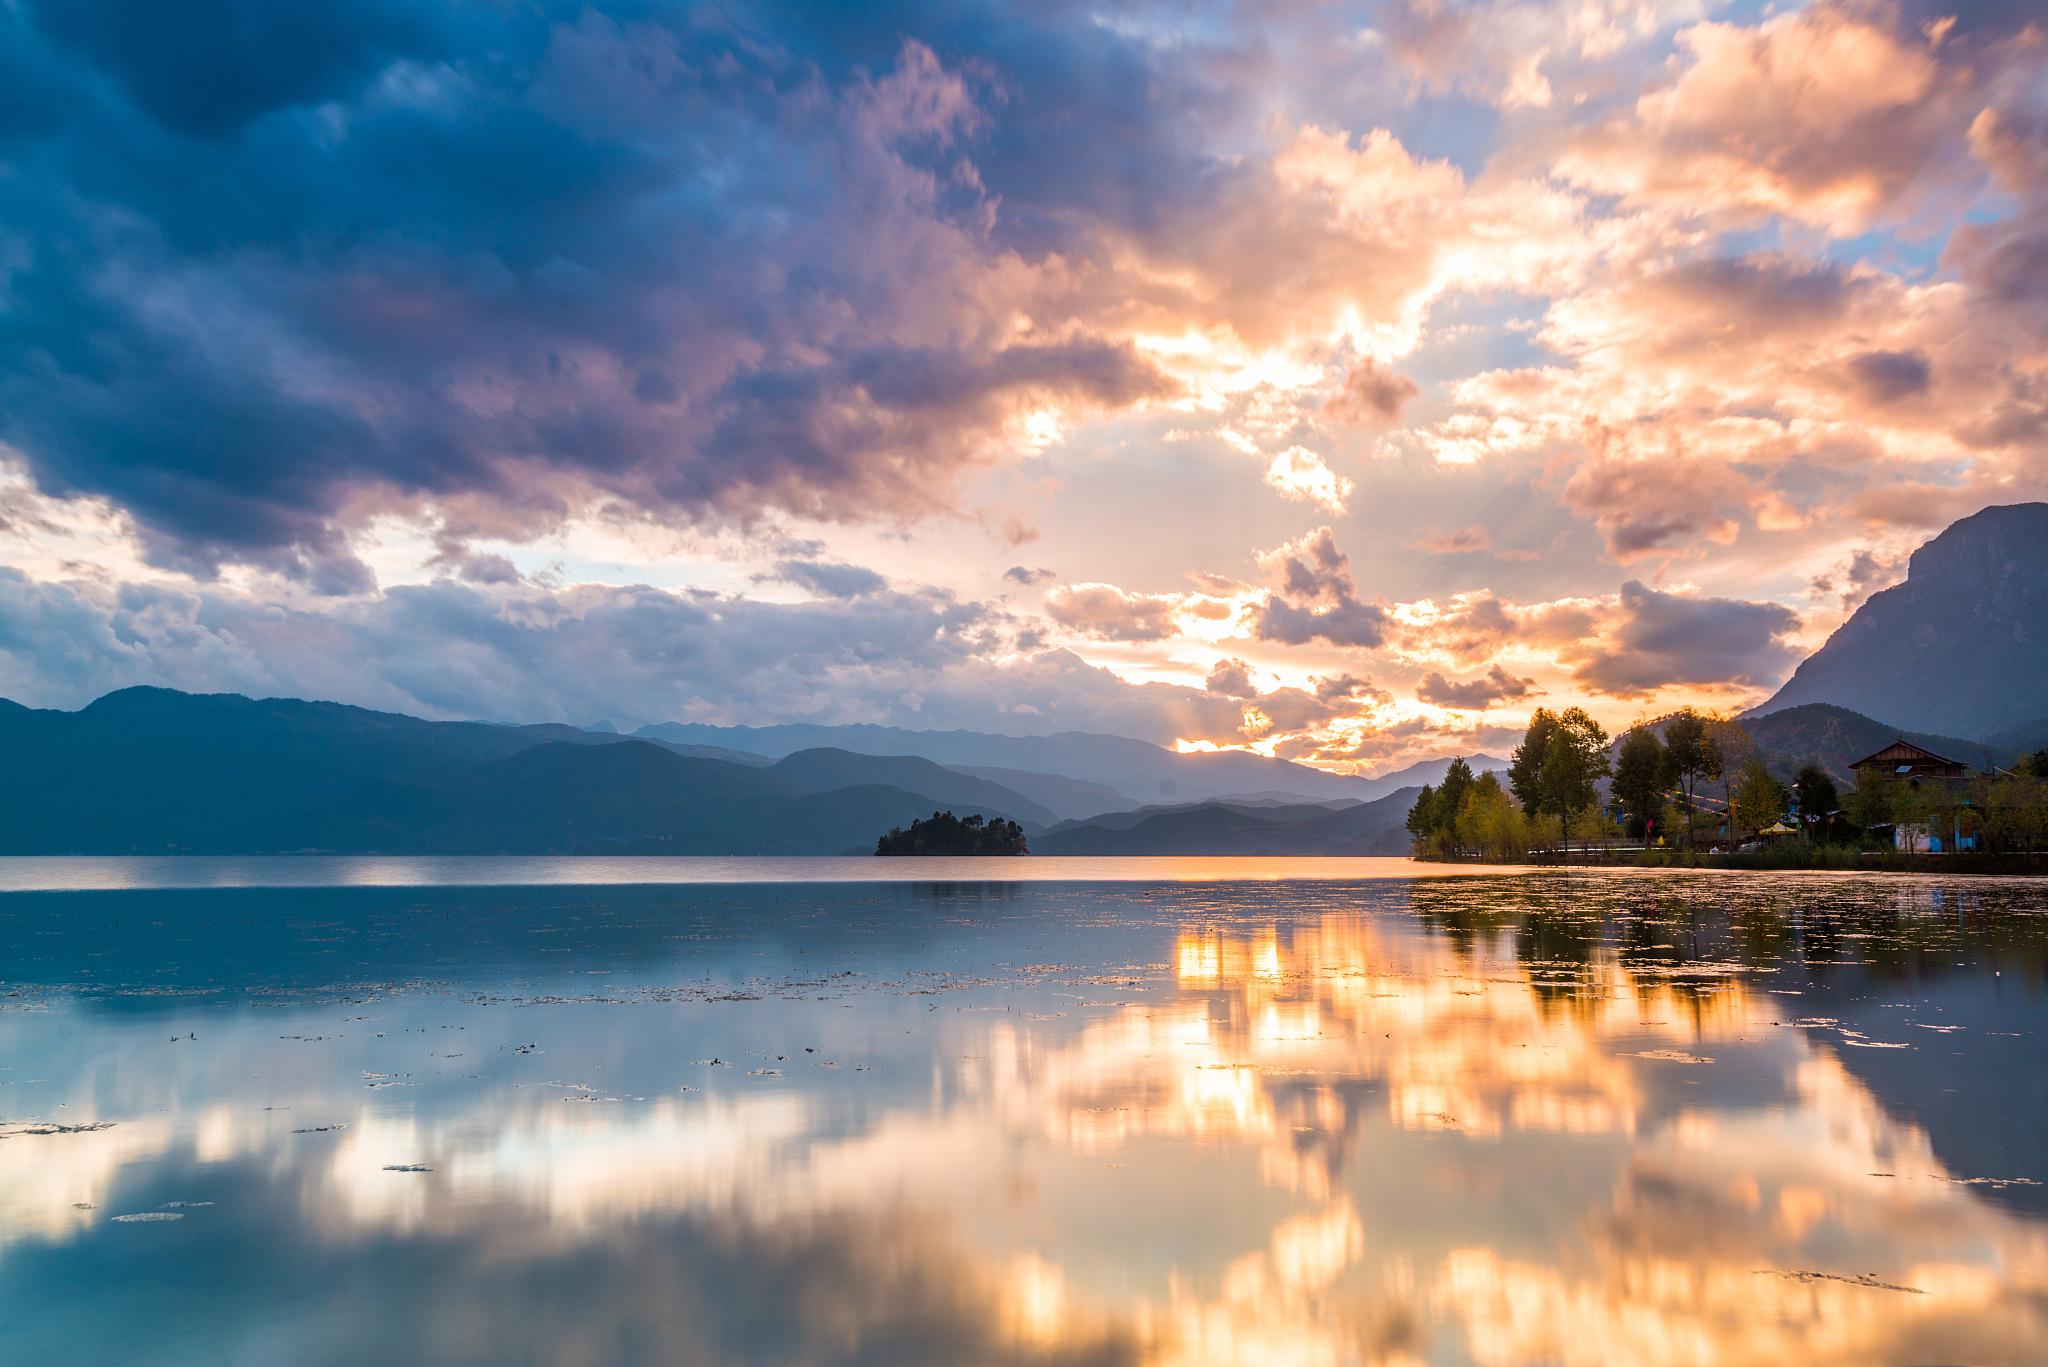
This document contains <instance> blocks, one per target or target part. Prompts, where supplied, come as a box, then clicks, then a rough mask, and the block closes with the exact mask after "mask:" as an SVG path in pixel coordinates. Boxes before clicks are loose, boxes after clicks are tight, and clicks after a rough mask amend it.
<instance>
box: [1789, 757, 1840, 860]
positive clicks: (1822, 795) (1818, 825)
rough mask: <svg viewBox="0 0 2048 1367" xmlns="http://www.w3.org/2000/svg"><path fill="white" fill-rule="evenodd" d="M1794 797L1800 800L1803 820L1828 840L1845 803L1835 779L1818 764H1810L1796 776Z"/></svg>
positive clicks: (1810, 830) (1812, 831)
mask: <svg viewBox="0 0 2048 1367" xmlns="http://www.w3.org/2000/svg"><path fill="white" fill-rule="evenodd" d="M1792 800H1793V801H1794V802H1796V803H1798V804H1799V823H1800V824H1801V825H1802V826H1804V827H1805V828H1806V833H1807V835H1808V836H1809V837H1811V838H1812V839H1814V840H1821V841H1824V840H1826V839H1827V837H1828V833H1829V828H1830V827H1832V826H1833V825H1834V821H1835V817H1836V815H1837V813H1836V810H1835V809H1836V808H1838V807H1840V806H1841V805H1842V799H1841V795H1840V794H1839V793H1837V792H1836V791H1835V781H1834V780H1833V779H1832V778H1829V777H1828V771H1827V770H1825V769H1823V768H1821V767H1820V766H1819V765H1818V764H1808V765H1806V766H1804V767H1803V768H1801V769H1800V771H1799V772H1798V773H1797V774H1795V775H1794V776H1793V778H1792Z"/></svg>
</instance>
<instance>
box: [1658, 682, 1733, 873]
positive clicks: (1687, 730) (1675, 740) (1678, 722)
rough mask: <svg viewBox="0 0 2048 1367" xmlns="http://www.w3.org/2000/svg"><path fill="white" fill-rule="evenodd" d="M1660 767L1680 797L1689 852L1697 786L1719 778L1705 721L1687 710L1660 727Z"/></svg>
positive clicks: (1718, 763) (1717, 755)
mask: <svg viewBox="0 0 2048 1367" xmlns="http://www.w3.org/2000/svg"><path fill="white" fill-rule="evenodd" d="M1664 763H1665V770H1664V773H1665V777H1666V779H1667V780H1668V781H1670V782H1672V783H1675V784H1676V785H1677V786H1678V790H1679V792H1680V793H1681V794H1682V795H1683V796H1682V798H1681V801H1680V804H1679V805H1680V806H1681V807H1682V808H1683V809H1684V816H1685V845H1686V848H1687V849H1691V848H1692V817H1693V813H1694V812H1695V811H1697V810H1699V802H1698V790H1699V785H1700V782H1701V780H1706V781H1708V782H1712V781H1713V780H1714V779H1717V778H1719V777H1720V776H1721V747H1720V745H1719V744H1718V743H1716V741H1715V739H1714V736H1713V733H1712V732H1710V731H1709V730H1708V729H1707V719H1706V718H1705V717H1702V716H1701V715H1700V714H1699V713H1697V712H1695V711H1693V710H1692V709H1691V708H1690V707H1687V708H1684V709H1682V710H1680V712H1679V713H1678V715H1677V716H1675V717H1673V718H1672V719H1671V720H1670V721H1668V722H1666V723H1664Z"/></svg>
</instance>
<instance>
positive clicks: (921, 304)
mask: <svg viewBox="0 0 2048 1367" xmlns="http://www.w3.org/2000/svg"><path fill="white" fill-rule="evenodd" d="M1072 18H1073V16H1071V15H1067V14H1064V13H1063V12H1062V11H1060V9H1059V7H1054V8H1053V9H1052V10H1051V11H1049V12H1046V13H1042V14H1035V15H1027V16H1023V17H1020V16H1019V14H1018V13H1017V12H1015V11H998V10H994V9H989V8H986V7H983V6H978V5H972V4H956V5H915V4H912V5H904V6H900V7H897V8H895V9H893V10H890V11H889V12H886V13H880V14H878V13H876V12H875V11H874V9H873V8H872V7H868V8H865V9H863V10H861V11H860V12H859V13H858V14H855V13H852V12H841V11H839V10H837V9H836V8H835V7H829V6H818V7H790V8H788V9H780V8H777V7H774V6H772V5H769V6H760V7H751V8H750V7H740V8H738V9H729V8H692V7H685V6H676V5H663V4H621V5H617V6H607V7H604V8H603V9H595V8H588V7H586V6H584V5H582V4H567V3H563V4H552V5H550V4H537V5H528V6H516V7H514V6H454V5H449V6H439V5H435V4H431V3H419V4H409V5H408V4H399V3H396V2H395V0H371V2H370V3H365V4H361V5H347V6H314V7H307V6H289V5H286V6H279V5H275V4H268V3H255V2H254V0H250V2H249V3H238V0H206V2H205V3H203V4H201V5H197V6H189V5H188V6H162V5H145V4H139V3H134V4H123V3H119V0H80V2H79V3H75V4H73V3H65V4H55V3H51V4H44V5H41V6H37V7H35V8H32V9H28V10H16V9H9V10H5V11H0V305H4V306H0V440H4V441H6V442H7V443H9V444H10V445H12V446H14V447H16V448H18V449H19V450H20V451H21V452H22V454H23V455H24V456H25V457H26V459H27V461H28V463H29V467H30V470H31V472H32V474H33V476H34V477H35V479H36V481H37V482H38V484H39V485H41V486H42V487H43V488H44V489H45V490H47V491H50V492H54V493H59V494H67V495H68V494H77V493H95V494H104V495H106V496H107V497H109V498H111V499H112V500H113V501H114V502H115V503H117V504H118V505H119V506H121V507H122V508H123V509H125V510H127V511H129V512H131V513H132V514H133V515H134V516H135V517H136V518H137V519H138V521H139V522H140V524H141V526H142V527H143V529H144V532H145V537H146V541H147V544H148V545H149V547H150V550H151V553H152V554H153V555H154V556H155V557H156V558H158V559H159V560H162V561H164V562H166V563H173V564H178V565H180V566H182V567H185V568H189V569H193V570H196V571H198V572H201V573H205V572H208V571H210V570H211V569H212V568H213V567H214V566H215V565H216V564H218V563H220V562H222V561H239V562H250V563H258V564H264V565H269V566H273V567H276V568H280V569H283V570H285V571H287V572H291V573H295V574H298V575H300V576H301V577H303V578H306V579H308V580H310V581H313V582H316V583H318V584H320V585H321V586H323V587H326V588H329V589H334V590H340V591H350V590H353V589H354V588H359V587H361V586H362V585H364V584H365V583H366V582H367V571H365V570H363V569H362V567H361V566H360V565H358V564H356V563H355V562H354V560H353V559H352V557H351V555H350V553H349V551H348V547H347V544H346V537H345V533H346V531H347V530H349V529H350V528H351V527H353V526H355V525H358V524H359V523H360V521H361V520H362V519H363V518H365V517H367V516H369V515H371V514H372V513H374V512H375V511H377V510H378V509H380V508H389V507H394V506H398V507H403V506H408V505H410V504H411V503H413V502H415V501H417V500H422V499H428V500H436V501H440V502H443V503H445V502H448V501H458V500H464V499H468V500H472V501H474V500H482V501H483V502H485V503H488V504H489V505H491V506H492V507H494V508H496V509H498V510H499V513H500V515H501V517H502V519H503V520H504V521H506V522H508V523H510V524H512V525H511V526H510V527H509V528H508V530H517V529H519V528H521V527H525V528H539V527H544V526H546V525H548V524H549V523H551V522H553V521H558V520H559V519H560V518H561V517H563V516H564V515H566V514H567V513H568V512H570V511H573V510H574V508H575V507H576V506H578V504H579V503H580V502H581V501H582V500H585V499H587V498H590V497H593V496H602V495H611V496H616V497H619V498H623V499H625V500H627V501H629V502H633V503H636V504H638V505H639V506H642V507H644V508H646V509H648V510H649V511H651V512H653V513H655V514H656V515H668V516H676V517H685V518H687V517H692V516H700V515H704V514H706V513H713V514H722V515H730V516H736V517H742V518H746V517H751V516H753V515H755V514H756V513H759V512H761V511H765V510H771V509H791V510H795V511H798V512H802V513H808V514H814V515H824V516H832V517H862V516H868V515H877V514H879V515H894V516H902V515H906V514H907V513H914V512H915V511H917V510H918V509H919V508H921V507H925V506H930V505H933V504H936V503H939V502H943V501H944V499H945V497H946V496H947V493H948V491H949V487H950V483H951V479H952V476H953V475H954V474H955V473H956V472H957V471H958V470H959V469H960V468H961V467H962V466H963V465H964V464H968V463H972V462H973V461H975V460H977V459H980V458H981V456H980V454H979V453H978V452H977V450H976V438H977V437H978V436H981V435H986V434H987V433H989V432H991V431H992V430H993V429H994V427H995V425H996V424H998V423H1000V422H1001V421H1002V420H1003V419H1004V418H1006V417H1007V416H1009V415H1011V414H1012V413H1013V412H1014V411H1016V409H1017V408H1018V407H1019V406H1021V405H1024V404H1027V403H1030V402H1033V401H1035V400H1037V399H1039V398H1043V397H1056V398H1060V399H1065V400H1070V401H1072V402H1074V403H1077V404H1081V405H1084V406H1085V405H1095V406H1101V407H1112V408H1113V407H1116V406H1120V405H1124V404H1128V403H1131V402H1133V401H1134V400H1136V399H1139V398H1142V397H1145V396H1147V395H1151V394H1156V393H1159V392H1161V390H1162V388H1163V386H1164V381H1162V380H1161V378H1160V377H1159V376H1158V375H1157V374H1156V373H1154V372H1153V371H1152V370H1150V368H1149V367H1147V366H1145V365H1144V364H1143V363H1141V362H1140V361H1139V360H1138V359H1137V358H1136V357H1135V356H1134V355H1133V354H1132V353H1131V352H1130V351H1129V350H1128V349H1127V348H1124V347H1120V346H1117V345H1112V344H1110V343H1107V342H1103V341H1100V340H1097V339H1095V338H1093V337H1091V336H1090V335H1088V333H1087V331H1086V329H1085V327H1081V328H1076V327H1072V326H1062V324H1063V323H1064V322H1065V321H1066V320H1064V319H1062V318H1060V317H1058V316H1053V317H1048V318H1047V319H1046V321H1047V322H1048V323H1049V324H1052V325H1055V326H1057V327H1058V331H1057V333H1056V335H1045V336H1022V337H1020V336H1018V335H1017V334H1016V333H1015V332H1014V330H1013V325H1014V319H1015V317H1016V314H1017V311H1018V309H1019V308H1020V306H1023V305H1025V304H1026V303H1027V302H1028V301H1025V300H1021V299H1019V298H1017V297H1014V290H1015V289H1016V288H1018V286H1017V285H1016V283H1015V282H1016V279H1017V277H1018V274H1019V271H1020V269H1021V270H1024V271H1028V270H1029V268H1030V266H1031V263H1032V261H1033V260H1035V259H1038V258H1037V257H1036V253H1039V252H1042V251H1043V250H1045V249H1046V248H1048V247H1050V246H1055V245H1063V244H1064V245H1071V243H1068V242H1067V239H1069V238H1071V237H1073V236H1074V235H1075V234H1077V233H1079V232H1080V231H1081V230H1082V227H1084V226H1085V225H1088V224H1091V223H1096V222H1098V221H1109V222H1113V223H1116V224H1119V225H1120V226H1121V227H1123V228H1124V229H1126V230H1129V231H1133V232H1142V231H1144V230H1145V228H1146V224H1147V223H1148V222H1149V221H1151V220H1153V219H1154V218H1155V217H1156V216H1157V215H1159V214H1161V213H1163V212H1166V211H1167V203H1168V200H1169V199H1170V198H1171V197H1173V196H1176V195H1179V196H1185V195H1191V194H1196V193H1199V190H1198V188H1197V187H1199V185H1200V184H1201V182H1202V175H1201V172H1200V154H1199V153H1198V152H1197V151H1196V150H1195V149H1196V148H1197V147H1199V145H1200V142H1201V137H1202V122H1201V121H1202V119H1203V118H1205V117H1207V116H1208V115H1207V113H1206V112H1205V111H1212V106H1213V105H1215V102H1216V100H1218V99H1220V98H1221V97H1215V96H1211V95H1209V94H1207V93H1205V89H1206V88H1205V87H1202V86H1201V85H1199V84H1198V82H1197V80H1196V78H1195V76H1193V75H1191V74H1189V72H1188V70H1186V69H1184V68H1183V67H1182V66H1181V65H1178V64H1176V63H1175V62H1174V61H1173V60H1172V54H1168V53H1162V52H1159V51H1156V50H1155V49H1154V48H1153V47H1152V46H1150V45H1148V44H1146V43H1144V42H1141V41H1139V40H1137V39H1133V38H1129V37H1125V36H1120V35H1119V34H1118V33H1117V32H1114V31H1113V30H1112V29H1111V28H1110V27H1108V26H1103V25H1098V24H1093V23H1078V22H1069V20H1071V19H1072ZM997 115H1001V117H997ZM1091 231H1092V230H1091ZM1020 252H1021V253H1022V255H1019V254H1018V253H1020ZM998 276H1000V277H1001V281H1002V282H1003V283H995V282H996V278H997V277H998ZM1006 290H1007V291H1011V293H1005V291H1006Z"/></svg>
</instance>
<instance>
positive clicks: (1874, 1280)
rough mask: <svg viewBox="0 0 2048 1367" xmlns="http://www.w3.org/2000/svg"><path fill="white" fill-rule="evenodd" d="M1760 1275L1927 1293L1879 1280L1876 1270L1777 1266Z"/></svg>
mask: <svg viewBox="0 0 2048 1367" xmlns="http://www.w3.org/2000/svg"><path fill="white" fill-rule="evenodd" d="M1757 1275H1758V1276H1759V1277H1783V1278H1784V1279H1785V1280H1786V1281H1788V1282H1800V1283H1802V1284H1806V1285H1811V1284H1812V1283H1814V1282H1841V1283H1842V1284H1843V1285H1844V1286H1867V1287H1869V1288H1870V1289H1871V1290H1873V1291H1903V1292H1905V1293H1906V1294H1907V1295H1909V1296H1924V1295H1926V1294H1927V1293H1926V1292H1925V1291H1922V1290H1921V1289H1920V1288H1919V1287H1917V1286H1900V1285H1899V1284H1898V1283H1897V1282H1886V1281H1879V1280H1878V1277H1877V1274H1876V1273H1875V1272H1859V1273H1857V1274H1856V1275H1855V1276H1853V1277H1852V1276H1845V1275H1843V1274H1842V1273H1840V1272H1811V1271H1806V1270H1803V1269H1802V1270H1797V1271H1784V1270H1781V1269H1779V1268H1775V1267H1760V1268H1758V1269H1757Z"/></svg>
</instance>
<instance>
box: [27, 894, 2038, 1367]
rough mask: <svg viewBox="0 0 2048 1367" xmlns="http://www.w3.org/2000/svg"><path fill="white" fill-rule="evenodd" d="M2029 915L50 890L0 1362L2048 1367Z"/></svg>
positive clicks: (1627, 901) (1968, 897) (1127, 897)
mask: <svg viewBox="0 0 2048 1367" xmlns="http://www.w3.org/2000/svg"><path fill="white" fill-rule="evenodd" d="M1011 862H1016V861H1011ZM1091 862H1098V861H1091ZM1319 862H1321V861H1319ZM565 881H578V880H565ZM2044 908H2048V899H2044V897H2043V895H2042V893H2041V891H2040V890H2039V889H2038V888H2035V887H2033V886H2031V885H2012V884H2005V885H2001V884H1995V883H1990V884H1971V885H1968V886H1963V885H1956V884H1945V883H1942V882H1940V881H1938V880H1885V879H1881V878H1874V877H1872V878H1854V879H1842V878H1826V879H1820V878H1800V877H1780V876H1742V877H1699V876H1656V877H1641V876H1616V875H1599V874H1583V873H1582V874H1575V875H1571V876H1570V877H1556V876H1545V875H1534V876H1523V877H1516V878H1483V877H1475V878H1463V879H1444V880H1434V881H1418V880H1379V881H1365V882H1331V881H1322V882H1313V883H1307V882H1281V883H1258V884H1253V883H1245V882H1207V883H1154V884H1134V883H1102V884H1088V885H1068V884H1059V885H1053V884H1043V883H1023V884H1009V885H1004V884H966V885H960V886H923V885H915V884H903V885H889V884H875V883H867V884H856V883H830V882H826V883H819V884H817V885H815V886H811V887H807V888H792V887H788V886H779V887H749V886H744V885H739V884H709V885H704V886H699V887H691V888H657V887H636V886H617V887H609V888H604V887H596V888H593V887H576V888H562V887H554V888H547V887H540V888H536V887H519V888H511V887H507V888H491V889H477V888H462V887H451V888H417V887H412V888H381V887H361V888H349V887H306V888H288V889H272V890H264V889H243V890H234V889H223V890H189V891H156V892H134V891H124V892H104V893H95V892H69V893H63V894H49V895H43V894H33V893H25V894H19V895H15V896H10V897H5V898H0V972H4V973H5V974H6V977H5V980H4V982H0V994H4V995H0V1007H4V1008H5V1009H0V1121H4V1122H5V1123H4V1124H0V1322H5V1323H6V1324H8V1325H9V1326H10V1331H9V1335H10V1338H12V1339H13V1340H14V1342H15V1344H16V1346H17V1347H18V1348H20V1349H21V1350H22V1351H23V1353H24V1356H34V1355H41V1356H42V1357H44V1358H46V1359H47V1360H52V1361H59V1360H63V1361H75V1360H91V1361H107V1362H118V1361H194V1362H199V1361H206V1362H221V1361H247V1362H256V1361H278V1360H293V1361H334V1362H342V1361H359V1360H361V1359H363V1358H367V1357H377V1356H381V1357H385V1358H392V1359H397V1360H407V1361H419V1360H439V1361H452V1360H479V1359H482V1360H496V1359H500V1358H502V1359H505V1360H515V1361H529V1360H532V1361H561V1360H578V1361H593V1362H628V1361H640V1360H647V1359H650V1358H653V1359H659V1360H681V1361H705V1362H761V1363H771V1362H773V1363H785V1362H804V1363H808V1362H816V1363H827V1362H834V1363H836V1362H876V1363H882V1362H887V1363H933V1364H938V1363H963V1362H1077V1363H1078V1362H1090V1363H1118V1362H1130V1363H1162V1364H1164V1363H1178V1364H1194V1363H1237V1362H1266V1363H1346V1362H1388V1363H1438V1362H1441V1363H1465V1362H1477V1363H1487V1364H1514V1363H1530V1362H1562V1363H1574V1364H1579V1363H1583V1364H1603V1365H1604V1364H1626V1363H1646V1364H1647V1363H1657V1364H1669V1363H1719V1362H1726V1363H1780V1362H1782V1363H1824V1364H1834V1363H1839V1364H1852V1363H1855V1364H1861V1363H1867V1362H1874V1361H1969V1362H1982V1363H1993V1362H2013V1363H2017V1362H2034V1361H2039V1360H2041V1354H2040V1347H2039V1345H2041V1344H2042V1343H2044V1342H2048V1201H2044V1199H2043V1193H2044V1191H2048V1188H2041V1187H2038V1186H2035V1185H2032V1183H2034V1182H2035V1181H2036V1180H2038V1179H2041V1178H2043V1177H2048V1172H2044V1140H2043V1135H2044V1133H2048V1126H2044V1122H2048V1091H2044V1086H2043V1084H2042V1082H2041V1081H2040V1080H2039V1079H2040V1078H2041V1075H2042V1069H2041V1068H2040V1064H2041V1062H2042V1060H2043V1055H2042V1051H2041V1039H2042V1035H2041V1033H2040V1032H2041V1030H2042V1028H2043V1026H2044V1023H2048V991H2044V983H2048V915H2044V912H2043V909H2044ZM93 1126H105V1127H106V1128H91V1127H93ZM128 1215H156V1216H172V1215H175V1216H179V1217H181V1218H177V1219H150V1220H145V1221H131V1222H124V1223H117V1222H116V1221H117V1217H121V1216H128ZM81 1353H82V1354H83V1356H82V1357H81V1356H80V1354H81Z"/></svg>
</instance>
